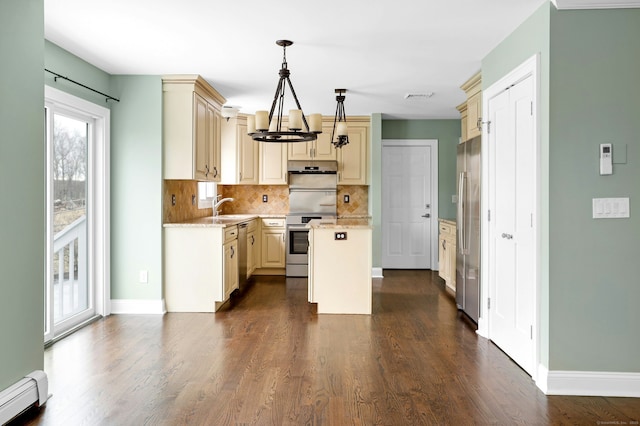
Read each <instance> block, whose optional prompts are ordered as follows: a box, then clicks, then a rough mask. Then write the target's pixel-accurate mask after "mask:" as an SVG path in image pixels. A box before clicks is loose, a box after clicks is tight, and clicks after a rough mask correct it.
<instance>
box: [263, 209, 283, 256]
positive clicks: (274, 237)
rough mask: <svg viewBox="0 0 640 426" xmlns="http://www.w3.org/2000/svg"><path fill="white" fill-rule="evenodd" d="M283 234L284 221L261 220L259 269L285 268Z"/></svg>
mask: <svg viewBox="0 0 640 426" xmlns="http://www.w3.org/2000/svg"><path fill="white" fill-rule="evenodd" d="M285 233H286V231H285V225H284V219H264V218H263V219H262V232H261V238H260V244H261V245H262V253H261V257H260V267H261V268H284V267H285V266H286V260H285V246H284V240H285Z"/></svg>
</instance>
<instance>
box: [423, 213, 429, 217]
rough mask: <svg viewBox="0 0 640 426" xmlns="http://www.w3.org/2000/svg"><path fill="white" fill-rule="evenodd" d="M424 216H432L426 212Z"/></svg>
mask: <svg viewBox="0 0 640 426" xmlns="http://www.w3.org/2000/svg"><path fill="white" fill-rule="evenodd" d="M422 217H431V215H430V214H429V213H425V214H423V215H422Z"/></svg>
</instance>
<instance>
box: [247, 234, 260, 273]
mask: <svg viewBox="0 0 640 426" xmlns="http://www.w3.org/2000/svg"><path fill="white" fill-rule="evenodd" d="M257 246H258V245H257V244H256V233H255V231H251V232H248V233H247V277H250V276H251V274H252V273H253V271H255V270H256V250H255V249H256V247H257Z"/></svg>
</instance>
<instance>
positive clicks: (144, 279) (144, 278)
mask: <svg viewBox="0 0 640 426" xmlns="http://www.w3.org/2000/svg"><path fill="white" fill-rule="evenodd" d="M138 278H139V281H140V283H142V284H147V283H148V282H149V271H146V270H144V269H141V270H140V273H139V277H138Z"/></svg>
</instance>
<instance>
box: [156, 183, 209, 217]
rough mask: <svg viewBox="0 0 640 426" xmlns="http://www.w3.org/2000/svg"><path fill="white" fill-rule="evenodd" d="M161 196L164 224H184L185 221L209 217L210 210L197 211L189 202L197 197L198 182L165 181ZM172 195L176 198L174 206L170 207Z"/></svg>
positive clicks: (196, 207) (195, 206)
mask: <svg viewBox="0 0 640 426" xmlns="http://www.w3.org/2000/svg"><path fill="white" fill-rule="evenodd" d="M163 192H164V194H163V196H162V218H163V222H164V223H176V222H184V221H185V220H190V219H197V218H199V217H206V216H211V209H210V208H209V209H199V208H198V201H197V199H196V205H193V204H192V202H191V197H193V196H195V197H197V196H198V182H197V181H195V180H165V181H164V191H163ZM172 195H175V196H176V205H175V206H172V205H171V197H172Z"/></svg>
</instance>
